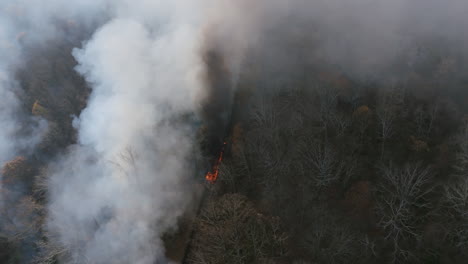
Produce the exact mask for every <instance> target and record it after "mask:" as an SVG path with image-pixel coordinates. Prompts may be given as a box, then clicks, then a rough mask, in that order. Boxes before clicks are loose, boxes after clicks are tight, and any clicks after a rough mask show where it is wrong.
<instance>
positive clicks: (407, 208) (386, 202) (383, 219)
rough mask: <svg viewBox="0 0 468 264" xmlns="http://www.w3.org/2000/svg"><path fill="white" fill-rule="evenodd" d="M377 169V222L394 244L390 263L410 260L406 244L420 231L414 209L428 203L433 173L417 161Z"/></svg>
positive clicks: (424, 206) (423, 206) (387, 238)
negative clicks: (380, 179) (379, 180)
mask: <svg viewBox="0 0 468 264" xmlns="http://www.w3.org/2000/svg"><path fill="white" fill-rule="evenodd" d="M379 172H380V175H381V177H382V181H381V182H380V184H379V185H378V186H377V192H378V193H377V197H378V199H377V205H376V211H377V214H378V215H379V216H380V219H379V221H378V225H379V226H380V227H381V228H383V229H384V230H385V232H386V236H385V239H386V240H387V241H389V242H390V243H391V245H392V247H393V251H392V254H391V259H392V263H400V262H404V261H409V260H410V259H411V258H412V257H413V256H412V253H411V252H410V251H409V250H408V249H407V248H408V246H407V245H408V243H409V241H413V240H414V239H417V238H418V237H419V235H420V234H419V231H418V229H417V227H418V221H419V220H420V216H419V217H417V216H416V210H418V209H421V208H428V207H429V206H430V202H429V201H428V195H429V194H430V192H431V191H432V190H433V186H431V184H430V183H431V182H430V180H431V179H432V174H431V172H430V169H429V168H428V167H423V166H422V165H421V164H418V163H416V164H406V165H404V166H403V167H395V166H393V165H392V164H390V165H388V166H381V167H380V170H379Z"/></svg>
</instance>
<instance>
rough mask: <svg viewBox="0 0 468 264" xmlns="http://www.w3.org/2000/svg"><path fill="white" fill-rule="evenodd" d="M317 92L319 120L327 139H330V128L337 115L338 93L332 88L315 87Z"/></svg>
mask: <svg viewBox="0 0 468 264" xmlns="http://www.w3.org/2000/svg"><path fill="white" fill-rule="evenodd" d="M315 91H316V93H317V98H318V101H319V119H320V122H321V123H322V127H323V130H324V131H325V139H326V140H327V138H328V128H329V125H330V123H331V122H332V121H333V117H334V115H335V114H336V113H335V112H336V105H337V102H338V92H337V91H336V89H333V88H332V87H328V86H324V85H315Z"/></svg>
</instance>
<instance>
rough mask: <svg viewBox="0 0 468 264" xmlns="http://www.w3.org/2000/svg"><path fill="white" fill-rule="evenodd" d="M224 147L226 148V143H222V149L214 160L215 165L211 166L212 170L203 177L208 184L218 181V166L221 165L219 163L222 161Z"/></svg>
mask: <svg viewBox="0 0 468 264" xmlns="http://www.w3.org/2000/svg"><path fill="white" fill-rule="evenodd" d="M225 146H226V142H224V144H223V148H222V149H221V152H220V153H219V157H218V159H217V160H216V163H215V164H214V165H213V168H212V170H211V171H209V172H208V173H207V174H206V176H205V179H206V180H207V181H208V182H210V183H214V182H215V181H216V180H217V179H218V175H219V165H221V162H222V161H223V155H224V147H225Z"/></svg>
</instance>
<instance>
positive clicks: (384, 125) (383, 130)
mask: <svg viewBox="0 0 468 264" xmlns="http://www.w3.org/2000/svg"><path fill="white" fill-rule="evenodd" d="M394 119H395V114H394V112H393V110H392V109H391V106H388V105H381V106H379V107H378V108H377V120H378V124H379V129H378V134H379V138H380V139H381V140H382V143H381V149H380V159H382V158H383V155H384V151H385V142H386V141H387V140H388V139H389V138H390V137H391V136H392V135H393V132H394V131H393V130H394V129H393V122H394Z"/></svg>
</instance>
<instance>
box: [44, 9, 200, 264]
mask: <svg viewBox="0 0 468 264" xmlns="http://www.w3.org/2000/svg"><path fill="white" fill-rule="evenodd" d="M162 3H165V2H162ZM162 3H161V4H160V5H157V6H151V5H150V6H141V5H142V3H139V4H136V5H135V4H132V7H131V8H130V10H126V9H125V8H124V7H122V9H117V10H118V11H117V15H116V18H114V19H112V20H111V21H109V22H108V23H106V24H105V25H104V26H102V27H101V28H100V29H98V30H97V31H96V32H95V34H94V36H93V37H92V39H91V40H89V41H88V42H87V43H86V44H85V45H84V47H83V48H82V49H75V51H74V53H73V54H74V56H75V58H76V59H77V61H78V62H79V66H78V67H77V71H78V72H80V73H81V74H82V75H83V76H85V78H86V80H87V81H88V82H89V83H90V85H91V86H92V88H93V91H92V94H91V96H90V99H89V102H88V106H87V107H86V109H84V110H83V112H82V114H81V115H80V117H79V118H78V119H76V122H75V125H76V128H77V129H78V133H79V145H77V146H74V147H73V148H71V149H70V151H69V153H68V155H67V156H66V157H64V159H63V160H61V161H59V163H58V165H57V166H56V167H55V168H54V169H53V172H52V175H51V181H50V201H51V203H50V205H49V219H50V221H49V223H48V229H49V232H50V233H51V234H55V235H56V237H57V239H58V240H59V243H60V244H61V245H62V246H64V247H65V248H66V249H67V250H68V251H69V255H67V256H65V257H64V259H63V260H64V261H71V262H80V261H83V259H89V260H92V262H93V263H154V261H155V260H158V261H164V247H163V246H162V242H161V236H162V234H163V232H165V231H166V230H167V229H169V228H171V227H175V226H176V224H177V219H178V217H179V216H180V215H181V214H182V213H183V212H184V210H185V209H186V205H187V204H188V202H189V201H190V197H191V194H190V189H189V188H188V187H189V186H190V185H189V184H190V178H189V176H193V175H192V174H193V173H194V170H193V169H191V164H190V160H191V159H192V160H193V156H191V155H193V151H192V149H193V146H192V144H193V135H194V133H193V131H194V127H192V126H191V124H190V122H187V120H185V121H184V122H180V120H178V119H180V118H183V115H185V114H186V113H189V114H190V113H193V111H194V109H195V105H194V103H195V102H194V100H193V96H194V94H196V93H197V92H198V90H199V89H200V81H199V80H200V78H199V73H200V67H201V66H200V65H201V63H200V62H199V58H198V57H197V53H198V52H197V48H198V46H197V44H198V36H197V33H198V30H197V28H196V27H195V26H196V25H194V24H191V21H190V20H184V21H177V17H178V14H177V10H176V9H175V6H171V7H167V6H164V5H162ZM122 4H126V3H125V2H124V3H122ZM148 4H149V3H148ZM140 8H141V9H140ZM151 8H154V10H157V12H161V15H160V16H155V17H153V16H148V19H145V15H141V14H142V12H143V13H144V12H146V11H147V10H151ZM136 9H137V10H136ZM134 12H135V13H134ZM171 12H175V13H171ZM169 13H171V14H170V15H168V14H169ZM134 14H136V15H134ZM140 15H141V16H140ZM166 15H168V16H166ZM188 121H190V120H188Z"/></svg>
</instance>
